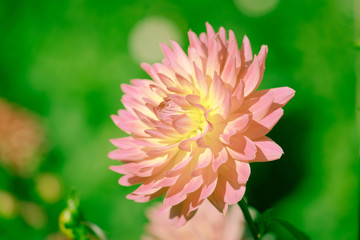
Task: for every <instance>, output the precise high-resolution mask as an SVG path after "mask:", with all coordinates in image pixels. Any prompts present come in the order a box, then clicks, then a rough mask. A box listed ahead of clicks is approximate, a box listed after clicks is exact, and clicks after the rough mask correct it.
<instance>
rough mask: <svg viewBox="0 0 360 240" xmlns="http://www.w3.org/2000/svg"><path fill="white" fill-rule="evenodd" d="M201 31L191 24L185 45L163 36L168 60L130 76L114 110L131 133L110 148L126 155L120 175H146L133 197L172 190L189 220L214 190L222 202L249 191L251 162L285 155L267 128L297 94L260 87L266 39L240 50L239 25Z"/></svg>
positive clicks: (178, 210) (174, 209)
mask: <svg viewBox="0 0 360 240" xmlns="http://www.w3.org/2000/svg"><path fill="white" fill-rule="evenodd" d="M206 29H207V33H201V34H200V37H199V38H198V37H197V36H196V34H195V33H193V32H192V31H189V33H188V35H189V40H190V47H189V49H188V54H186V53H185V52H184V51H183V50H182V49H181V47H180V46H179V45H178V44H177V43H176V42H174V41H173V42H172V49H171V48H170V47H169V46H167V45H161V47H162V50H163V52H164V54H165V59H164V60H163V62H162V63H161V64H160V63H157V64H154V65H152V66H151V65H149V64H142V68H143V69H144V70H145V71H146V72H147V73H148V74H149V75H150V77H151V78H152V80H142V79H134V80H132V81H131V85H126V84H123V85H122V86H121V87H122V90H123V91H124V93H125V94H124V96H123V98H122V103H123V104H124V106H125V110H119V112H118V115H113V116H112V118H113V120H114V122H115V124H116V125H117V126H118V127H119V128H120V129H122V130H123V131H125V132H126V133H128V134H130V135H131V136H129V137H124V138H119V139H113V140H111V142H112V143H113V144H114V145H115V146H116V147H118V149H117V150H115V151H113V152H111V153H110V154H109V157H110V158H112V159H115V160H120V161H121V162H123V163H124V164H123V165H120V166H112V167H111V169H112V170H113V171H116V172H118V173H121V174H124V176H122V177H121V178H120V179H119V183H120V184H121V185H125V186H130V185H134V184H140V186H139V187H138V188H137V189H136V190H135V191H134V192H132V193H131V194H129V195H127V198H128V199H133V200H135V201H137V202H146V201H149V200H151V199H153V198H155V197H158V196H161V195H165V198H164V201H163V206H162V208H163V209H166V208H171V214H170V215H171V216H170V217H171V218H173V219H174V220H177V224H178V225H183V224H184V223H185V222H186V221H187V220H189V219H190V218H191V217H192V216H193V215H194V214H195V212H196V210H197V208H198V207H199V206H200V205H201V204H202V202H203V201H204V200H205V199H209V200H210V202H211V203H212V204H213V205H214V206H215V207H216V208H217V209H218V210H219V211H220V212H225V211H226V210H227V207H228V205H229V204H234V203H236V202H238V201H240V200H241V198H242V197H243V195H244V192H245V185H246V182H247V180H248V178H249V175H250V166H249V163H250V162H254V161H270V160H275V159H279V158H280V157H281V155H282V154H283V151H282V149H281V147H280V146H278V145H277V144H276V143H275V142H273V141H272V140H271V139H269V138H268V137H266V136H265V135H266V134H267V133H268V132H269V131H270V130H271V129H272V128H273V126H274V125H275V124H276V123H277V121H278V120H279V119H280V117H281V116H282V115H283V110H282V107H283V106H284V105H285V104H286V103H287V102H288V101H289V100H290V99H291V98H292V97H293V95H294V91H293V90H292V89H290V88H288V87H283V88H273V89H268V90H260V91H255V90H256V89H257V88H258V86H259V84H260V82H261V80H262V78H263V74H264V69H265V58H266V55H267V51H268V50H267V46H262V47H261V50H260V52H259V54H258V55H255V56H254V57H253V54H252V50H251V47H250V43H249V40H248V38H247V37H246V36H245V37H244V39H243V43H242V47H241V50H239V48H238V44H237V41H236V38H235V35H234V33H233V32H232V31H231V30H230V31H229V39H228V40H227V38H226V31H225V29H224V28H222V27H221V28H220V29H219V32H218V33H215V31H214V30H213V28H212V27H211V25H210V24H208V23H207V24H206Z"/></svg>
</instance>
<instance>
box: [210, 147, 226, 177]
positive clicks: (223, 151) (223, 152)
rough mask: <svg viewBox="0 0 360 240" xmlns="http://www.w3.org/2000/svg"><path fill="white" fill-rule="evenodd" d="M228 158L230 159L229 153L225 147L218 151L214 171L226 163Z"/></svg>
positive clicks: (213, 164)
mask: <svg viewBox="0 0 360 240" xmlns="http://www.w3.org/2000/svg"><path fill="white" fill-rule="evenodd" d="M227 160H228V153H227V151H226V149H225V148H222V149H221V151H220V152H219V153H218V155H217V156H215V158H214V160H213V163H212V167H213V170H214V172H216V171H217V170H218V168H219V167H220V166H221V165H223V164H224V163H226V161H227Z"/></svg>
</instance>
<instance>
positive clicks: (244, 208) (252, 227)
mask: <svg viewBox="0 0 360 240" xmlns="http://www.w3.org/2000/svg"><path fill="white" fill-rule="evenodd" d="M238 204H239V206H240V208H241V211H242V212H243V214H244V217H245V220H246V222H247V224H248V225H249V228H250V231H251V234H252V236H253V238H254V239H255V240H260V239H261V235H260V233H259V231H258V228H257V226H256V225H255V222H254V221H253V219H252V218H251V215H250V212H249V208H248V205H247V203H246V202H245V199H244V198H242V199H241V200H240V202H238Z"/></svg>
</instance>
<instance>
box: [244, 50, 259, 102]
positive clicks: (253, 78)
mask: <svg viewBox="0 0 360 240" xmlns="http://www.w3.org/2000/svg"><path fill="white" fill-rule="evenodd" d="M243 81H244V84H245V88H244V96H245V97H246V96H248V95H249V94H250V93H252V92H253V91H254V90H255V89H257V87H258V86H259V85H260V63H259V60H258V57H257V56H255V58H254V61H253V62H252V64H251V65H250V67H249V69H248V70H247V72H246V74H245V76H244V78H243Z"/></svg>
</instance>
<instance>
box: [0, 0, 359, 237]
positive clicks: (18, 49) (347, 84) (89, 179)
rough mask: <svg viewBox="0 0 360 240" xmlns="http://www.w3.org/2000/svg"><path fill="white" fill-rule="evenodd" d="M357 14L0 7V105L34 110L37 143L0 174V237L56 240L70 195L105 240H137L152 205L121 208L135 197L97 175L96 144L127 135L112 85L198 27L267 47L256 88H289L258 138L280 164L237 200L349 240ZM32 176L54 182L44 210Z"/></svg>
mask: <svg viewBox="0 0 360 240" xmlns="http://www.w3.org/2000/svg"><path fill="white" fill-rule="evenodd" d="M359 8H360V4H359V3H355V2H352V1H349V0H345V1H344V0H331V1H329V0H319V1H314V0H296V1H285V0H267V1H266V0H256V1H255V0H253V1H250V0H249V1H247V0H234V1H215V0H206V1H205V0H191V1H190V0H183V1H170V0H141V1H140V0H139V1H95V0H88V1H86V0H72V1H69V0H62V1H60V0H53V1H41V0H32V1H25V0H17V1H14V0H1V1H0V97H1V98H2V99H6V100H7V101H9V102H12V103H15V104H16V105H15V106H22V107H23V108H26V109H28V110H29V111H31V112H33V113H35V114H37V115H39V116H40V119H41V120H40V122H39V124H40V125H41V126H42V127H43V128H44V129H45V132H46V134H45V139H46V140H45V141H44V143H43V146H42V151H40V153H38V154H37V158H41V163H40V166H39V168H38V169H37V170H35V171H33V172H32V173H31V174H28V175H27V176H25V177H23V176H18V175H17V174H15V173H14V172H12V170H9V168H6V167H0V189H1V190H2V191H3V192H5V193H6V194H8V195H9V194H10V196H12V198H13V199H16V202H17V204H18V206H17V207H15V209H16V208H18V209H20V210H14V212H13V214H10V215H9V214H8V215H6V214H5V215H4V214H3V215H2V216H0V239H60V237H59V236H57V235H54V234H56V233H57V232H58V231H59V230H58V225H57V217H58V214H59V213H60V211H61V210H62V208H63V207H64V206H65V198H66V195H67V194H68V193H69V192H70V190H71V189H72V188H75V189H76V190H77V191H78V192H79V194H80V197H81V207H82V210H83V211H84V213H85V216H86V218H87V219H88V220H90V221H93V222H96V223H97V224H98V225H99V226H101V227H102V228H103V229H104V230H105V231H106V232H107V233H108V236H109V238H110V239H139V237H140V236H141V234H142V233H143V230H144V224H145V223H146V222H147V220H146V217H145V214H144V211H145V209H146V208H147V207H148V206H150V205H151V204H152V203H144V204H141V203H134V202H133V201H130V200H127V199H125V195H126V194H128V193H130V192H131V191H132V190H133V189H134V188H127V187H122V186H120V185H118V184H117V179H118V178H119V175H118V174H116V173H113V172H111V171H110V170H109V169H108V167H109V166H110V165H112V164H116V163H115V162H112V161H111V160H109V159H108V158H107V153H108V152H109V151H111V150H112V149H114V147H113V146H111V144H110V143H109V141H108V139H110V138H117V137H121V136H125V135H124V133H122V132H121V130H119V129H118V128H117V127H116V126H115V125H114V124H113V123H112V121H111V119H110V115H111V114H115V113H116V112H117V110H118V109H120V108H122V105H121V103H120V98H121V96H122V92H121V90H120V87H119V86H120V84H121V83H128V82H129V81H130V80H131V79H133V78H148V76H147V75H146V73H145V72H144V71H143V70H142V69H141V68H140V66H139V63H140V62H142V61H148V62H150V63H154V62H156V61H159V60H161V58H162V57H161V51H160V48H159V42H160V41H162V42H164V41H165V42H168V39H169V38H172V39H175V40H177V41H179V42H180V43H181V46H182V47H183V48H184V49H187V46H188V40H187V35H186V34H187V31H188V29H192V30H193V31H194V32H196V33H197V34H199V33H201V32H204V31H205V22H206V21H208V22H209V23H210V24H212V25H213V27H214V28H215V29H218V28H219V27H220V26H224V27H225V29H227V30H228V29H232V30H233V31H234V32H235V35H236V36H237V38H238V42H241V39H242V37H243V35H244V34H246V35H247V36H248V37H249V39H250V41H251V44H252V48H253V52H254V53H257V52H258V51H259V50H260V46H261V45H262V44H266V45H268V46H269V54H268V58H267V60H266V64H267V65H266V66H267V67H266V71H265V77H264V80H263V82H262V85H261V88H271V87H280V86H289V87H291V88H293V89H295V90H296V95H295V97H294V98H293V99H292V100H291V101H290V103H289V104H288V105H287V106H285V114H284V117H283V118H282V119H281V120H280V122H279V123H278V124H277V125H276V126H275V128H274V129H273V130H272V132H271V133H270V134H269V136H270V137H271V138H273V139H274V140H275V141H276V142H277V143H279V144H280V145H281V146H282V147H283V149H284V152H285V155H284V156H283V157H282V158H281V159H280V160H278V161H274V162H271V163H255V164H252V175H251V177H250V180H249V184H248V189H247V195H248V201H249V204H250V205H252V206H254V207H255V208H257V209H258V210H260V211H264V210H265V209H267V208H270V207H272V208H274V209H275V213H276V214H277V215H278V216H280V217H282V218H284V219H287V220H288V221H290V222H292V223H293V224H295V225H296V226H297V227H298V228H300V229H303V230H304V231H305V232H307V233H308V234H309V236H310V237H311V238H312V239H357V236H358V232H357V231H358V226H359V223H358V213H359V208H358V196H359V189H358V169H359V165H358V160H359V142H358V137H357V133H358V132H357V130H356V120H355V112H356V111H359V109H360V105H357V107H356V106H355V103H356V92H357V93H358V94H359V90H360V89H359V83H358V85H357V87H356V74H358V77H359V76H360V70H359V69H360V57H359V50H357V49H356V47H355V45H354V41H355V40H356V39H357V38H358V39H360V34H359V29H356V28H359V26H360V25H359V24H358V23H359V22H357V24H356V21H359V19H355V18H356V17H357V16H360V11H359ZM356 89H357V90H356ZM355 109H357V110H355ZM0 114H2V113H1V112H0ZM0 137H1V136H0ZM44 173H46V174H48V175H50V176H52V179H55V180H56V181H57V184H58V185H56V184H55V185H56V186H60V187H59V190H58V192H57V193H56V194H58V195H57V196H56V197H54V199H53V200H51V201H49V200H48V199H47V198H46V197H45V198H44V197H43V196H42V193H41V191H40V190H38V188H39V186H38V185H39V183H38V182H39V181H38V179H39V176H43V175H42V174H44ZM45 183H47V181H45ZM47 188H50V187H48V186H47V185H46V184H45V187H44V189H43V190H44V191H45V194H46V191H47V190H46V189H47ZM0 201H1V198H0ZM3 201H4V200H3ZM24 203H34V204H36V206H37V208H40V209H42V212H43V213H42V221H43V222H42V224H37V225H36V224H31V221H30V223H29V221H28V220H26V217H24V216H25V215H26V214H25V215H24V213H23V212H24V211H23V210H21V209H24V207H22V206H23V205H24ZM1 204H3V203H1V202H0V205H1ZM3 206H4V205H3ZM34 211H35V210H34ZM25 212H26V211H25ZM30 212H31V211H30ZM35 212H36V211H35ZM30 215H31V216H32V215H36V214H30ZM35 221H36V219H35ZM51 234H52V235H51ZM49 235H51V236H52V237H49ZM56 237H58V238H56Z"/></svg>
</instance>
